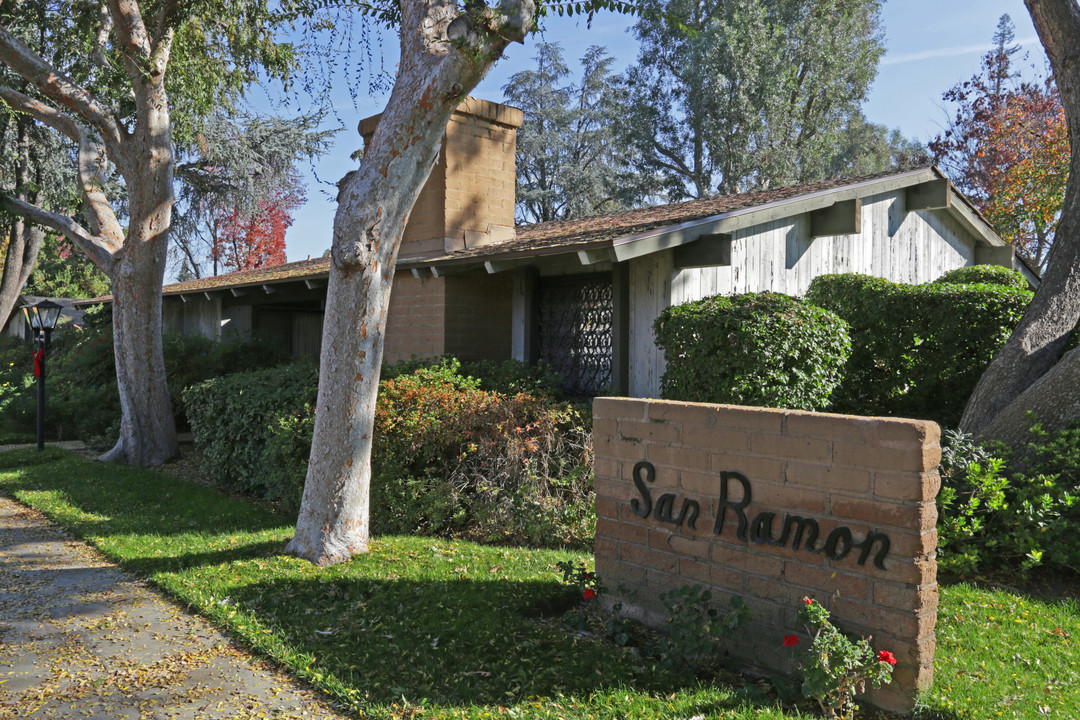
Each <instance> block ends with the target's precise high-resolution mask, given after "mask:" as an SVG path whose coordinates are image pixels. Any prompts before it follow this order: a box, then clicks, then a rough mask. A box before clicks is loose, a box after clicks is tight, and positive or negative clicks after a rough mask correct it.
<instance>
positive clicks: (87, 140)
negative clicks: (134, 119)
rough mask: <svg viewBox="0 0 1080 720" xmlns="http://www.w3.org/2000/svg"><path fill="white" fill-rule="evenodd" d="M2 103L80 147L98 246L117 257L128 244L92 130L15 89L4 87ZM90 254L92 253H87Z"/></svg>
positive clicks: (83, 183)
mask: <svg viewBox="0 0 1080 720" xmlns="http://www.w3.org/2000/svg"><path fill="white" fill-rule="evenodd" d="M0 100H3V101H4V102H6V103H7V104H8V106H10V107H11V108H12V109H13V110H15V111H16V112H22V113H25V114H26V115H29V116H30V117H32V118H34V119H35V120H37V121H38V122H41V123H43V124H45V125H48V126H49V127H51V128H53V129H54V130H56V131H57V132H60V133H62V134H63V135H66V136H67V137H68V138H70V139H71V140H73V141H75V143H77V144H78V147H79V163H78V170H79V187H80V189H81V190H82V192H83V197H84V198H85V199H86V204H87V208H86V209H87V212H88V213H89V215H90V221H91V224H92V226H93V228H94V232H95V233H96V234H98V235H99V236H100V237H99V238H98V241H97V242H98V243H99V244H100V245H101V248H102V249H103V250H104V251H105V252H109V253H114V252H116V251H117V250H119V249H120V247H121V246H122V245H123V240H124V239H123V235H122V234H121V233H120V232H119V227H120V223H119V221H118V220H117V219H116V214H115V213H114V212H113V209H112V205H110V204H109V199H108V198H107V197H106V196H105V193H104V191H102V189H101V186H102V182H101V177H102V175H103V174H104V168H105V158H104V157H103V153H102V151H101V148H100V146H99V143H98V142H97V141H96V139H95V138H94V137H93V136H92V135H91V133H90V130H89V129H88V128H86V127H85V126H83V125H81V124H80V123H78V122H77V121H76V120H75V119H74V118H72V117H71V116H70V115H68V114H66V113H63V112H61V111H60V110H57V109H56V108H54V107H53V106H51V105H47V104H45V103H43V102H41V101H40V100H35V99H34V98H31V97H28V96H26V95H23V94H22V93H20V92H18V91H17V90H12V89H11V88H7V87H3V86H0ZM103 228H113V230H112V231H111V232H107V233H106V234H104V235H102V229H103ZM87 254H90V252H89V251H87Z"/></svg>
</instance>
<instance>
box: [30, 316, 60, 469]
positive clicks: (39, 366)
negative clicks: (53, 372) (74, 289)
mask: <svg viewBox="0 0 1080 720" xmlns="http://www.w3.org/2000/svg"><path fill="white" fill-rule="evenodd" d="M62 309H63V305H60V304H59V303H54V302H53V301H52V300H42V301H41V302H39V303H37V304H36V305H24V306H23V309H22V311H23V315H24V316H25V317H26V324H27V325H29V326H30V327H31V328H32V329H33V331H34V376H35V377H37V448H38V450H39V451H40V450H44V449H45V348H47V347H48V346H49V339H50V337H51V336H52V331H53V330H55V329H56V321H57V320H58V319H59V318H60V311H61V310H62Z"/></svg>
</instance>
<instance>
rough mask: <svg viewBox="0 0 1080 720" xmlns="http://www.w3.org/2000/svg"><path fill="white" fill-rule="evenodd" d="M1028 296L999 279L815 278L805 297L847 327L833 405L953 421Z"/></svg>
mask: <svg viewBox="0 0 1080 720" xmlns="http://www.w3.org/2000/svg"><path fill="white" fill-rule="evenodd" d="M1031 296H1032V293H1031V291H1029V290H1026V289H1020V288H1016V287H1003V286H1000V285H957V284H949V283H929V284H925V285H901V284H897V283H890V282H888V281H886V280H882V279H881V278H873V277H868V276H865V275H858V274H853V273H852V274H845V275H822V276H820V277H818V278H816V279H815V280H814V281H813V282H812V283H811V284H810V289H809V291H808V292H807V294H806V299H807V300H808V301H809V302H812V303H814V304H815V305H819V306H821V307H823V308H826V309H828V310H831V311H833V312H835V313H836V314H837V315H839V316H840V317H842V318H843V319H844V320H846V321H847V322H848V325H849V326H850V331H851V343H852V350H851V357H850V359H849V360H848V364H847V370H846V372H845V374H844V378H843V381H842V382H841V383H840V386H839V387H838V388H837V390H836V393H835V394H834V396H833V401H834V405H833V409H835V410H836V411H838V412H846V413H852V414H857V415H901V416H906V417H917V418H925V419H930V420H936V421H937V422H939V423H941V424H943V425H955V424H956V423H957V422H958V421H959V418H960V415H961V414H962V412H963V409H964V405H965V404H966V403H967V399H968V397H969V396H970V395H971V391H972V390H973V389H974V387H975V383H976V382H978V379H979V377H980V376H981V375H982V373H983V371H984V370H985V369H986V367H987V365H989V364H990V361H991V360H992V359H993V357H994V353H996V352H997V350H998V348H1000V347H1001V345H1002V344H1004V342H1005V340H1007V339H1008V337H1009V335H1010V334H1011V333H1012V331H1013V328H1015V327H1016V324H1017V323H1018V322H1019V321H1020V318H1021V316H1022V315H1023V313H1024V309H1025V308H1026V307H1027V305H1028V303H1029V302H1030V300H1031Z"/></svg>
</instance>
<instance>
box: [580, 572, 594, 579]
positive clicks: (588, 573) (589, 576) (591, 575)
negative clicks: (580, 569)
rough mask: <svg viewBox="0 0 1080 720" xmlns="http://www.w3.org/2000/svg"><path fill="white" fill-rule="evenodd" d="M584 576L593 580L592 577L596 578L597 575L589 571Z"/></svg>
mask: <svg viewBox="0 0 1080 720" xmlns="http://www.w3.org/2000/svg"><path fill="white" fill-rule="evenodd" d="M582 577H583V578H585V579H586V580H592V579H593V578H595V577H596V576H595V575H593V574H592V573H591V572H587V573H584V574H583V575H582Z"/></svg>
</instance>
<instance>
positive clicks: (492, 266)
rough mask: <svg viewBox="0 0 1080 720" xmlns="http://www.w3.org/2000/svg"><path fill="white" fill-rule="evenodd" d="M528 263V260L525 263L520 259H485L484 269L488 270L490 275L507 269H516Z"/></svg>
mask: <svg viewBox="0 0 1080 720" xmlns="http://www.w3.org/2000/svg"><path fill="white" fill-rule="evenodd" d="M527 264H528V263H527V262H525V263H523V262H522V261H520V260H485V261H484V270H487V273H488V275H494V274H495V273H501V272H506V271H507V270H516V269H518V268H520V267H522V265H527Z"/></svg>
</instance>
